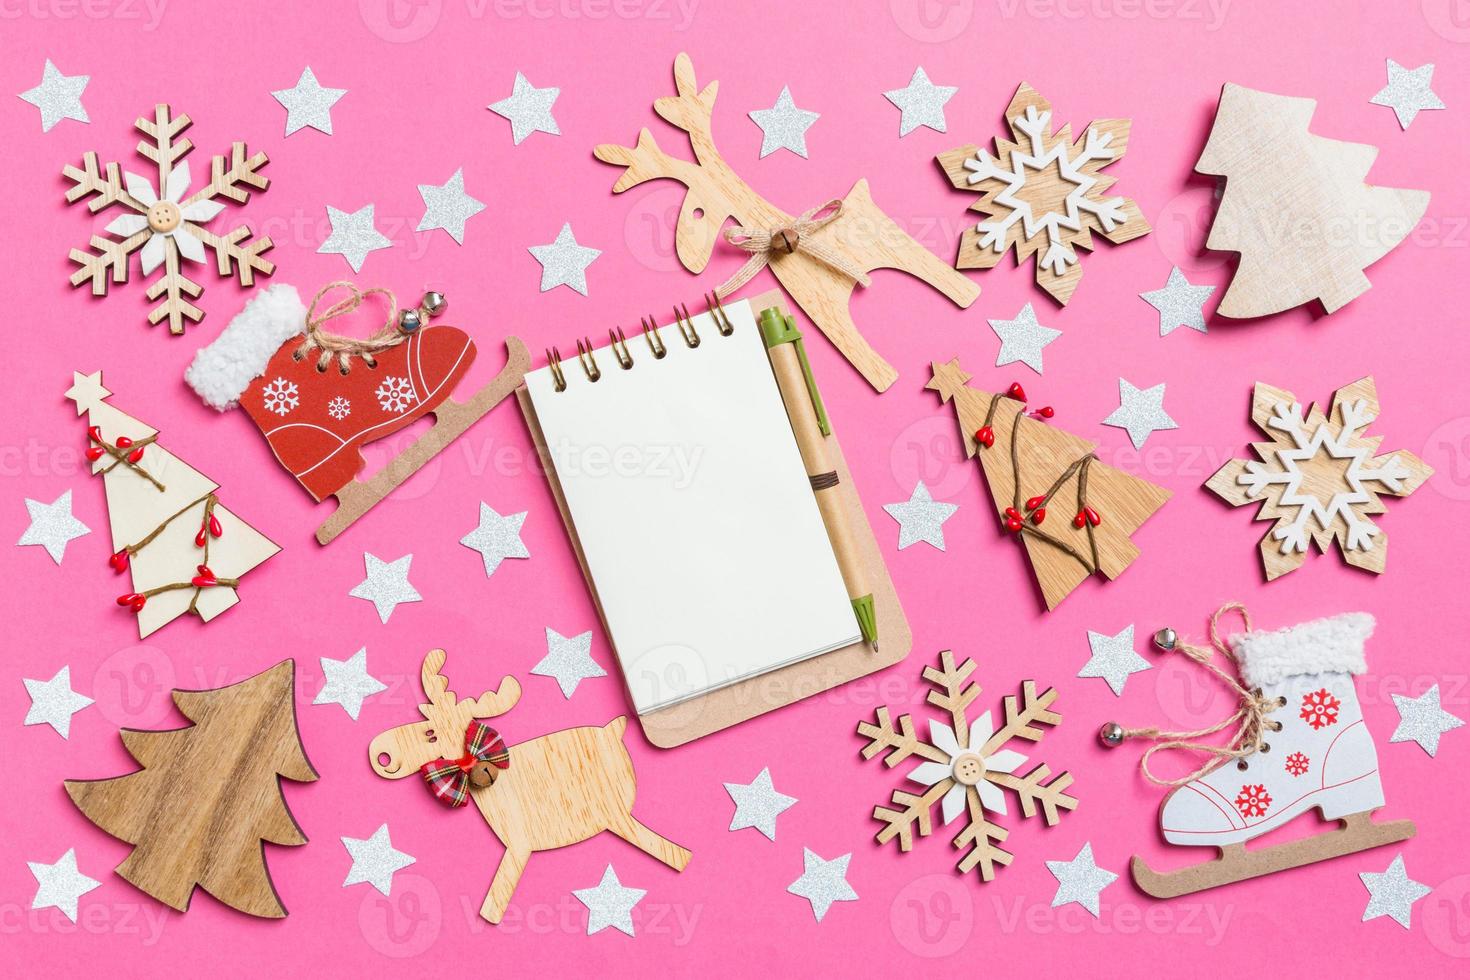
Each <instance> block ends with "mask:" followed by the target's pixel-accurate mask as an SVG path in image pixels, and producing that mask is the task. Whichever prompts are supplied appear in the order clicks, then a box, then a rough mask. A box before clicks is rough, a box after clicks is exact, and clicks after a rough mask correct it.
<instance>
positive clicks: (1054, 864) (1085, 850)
mask: <svg viewBox="0 0 1470 980" xmlns="http://www.w3.org/2000/svg"><path fill="white" fill-rule="evenodd" d="M1046 867H1047V870H1049V871H1050V872H1051V873H1052V875H1053V876H1054V877H1055V878H1056V879H1057V893H1056V894H1055V895H1054V896H1052V900H1051V907H1052V908H1059V907H1061V906H1063V905H1066V904H1067V903H1068V902H1076V903H1077V904H1078V905H1080V906H1082V907H1083V908H1085V909H1086V910H1087V911H1089V912H1091V913H1092V914H1093V915H1094V916H1097V915H1098V914H1099V909H1098V902H1099V899H1100V896H1101V893H1102V890H1103V889H1104V888H1106V887H1108V886H1109V885H1111V884H1112V883H1113V882H1115V881H1117V880H1118V876H1117V875H1115V874H1113V873H1112V872H1111V871H1105V870H1103V869H1102V868H1099V867H1098V866H1097V862H1096V861H1094V860H1093V858H1092V842H1091V841H1088V842H1087V843H1086V844H1083V845H1082V850H1080V851H1078V852H1077V856H1076V857H1074V858H1073V859H1072V860H1070V861H1048V862H1046Z"/></svg>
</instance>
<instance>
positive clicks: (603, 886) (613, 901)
mask: <svg viewBox="0 0 1470 980" xmlns="http://www.w3.org/2000/svg"><path fill="white" fill-rule="evenodd" d="M572 894H573V895H575V896H577V900H578V901H580V902H581V903H582V904H583V905H585V906H587V935H589V936H590V935H592V934H593V933H595V932H601V931H602V930H604V929H606V928H607V927H608V926H611V927H612V928H614V929H617V930H618V931H619V932H626V933H627V934H628V935H630V936H631V935H633V906H635V905H637V904H638V903H639V902H640V901H642V900H643V896H644V895H647V894H648V890H647V889H644V888H629V887H628V886H627V885H625V884H623V883H622V882H621V881H619V880H618V873H617V872H616V871H614V870H613V866H612V865H610V864H609V865H608V866H607V870H606V871H604V872H603V873H602V880H601V881H599V882H598V883H597V887H596V888H578V889H575V890H573V892H572Z"/></svg>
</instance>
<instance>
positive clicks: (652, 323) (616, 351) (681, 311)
mask: <svg viewBox="0 0 1470 980" xmlns="http://www.w3.org/2000/svg"><path fill="white" fill-rule="evenodd" d="M704 302H705V308H706V309H707V310H708V311H709V315H710V319H711V320H712V321H713V322H714V325H715V329H716V330H718V331H719V332H720V336H721V337H728V336H730V335H731V334H732V333H734V332H735V324H734V323H733V322H731V320H730V315H729V313H728V312H726V310H725V306H724V304H723V303H721V302H720V298H719V296H718V295H716V294H715V293H705V294H704ZM640 323H641V326H642V328H643V339H644V340H646V341H647V342H648V351H649V353H651V354H652V355H653V359H654V360H656V361H658V360H663V358H665V357H666V356H668V353H669V349H668V347H667V346H666V345H665V344H664V340H663V334H662V333H661V332H660V328H659V325H658V319H657V318H656V317H653V316H645V317H642V318H641V321H640ZM674 323H675V325H676V326H678V328H679V334H680V336H681V337H683V338H684V344H685V346H686V347H689V348H690V349H693V348H695V347H698V346H699V344H700V336H699V331H698V330H697V329H695V326H694V318H693V317H692V316H690V315H689V307H688V306H687V305H685V304H683V303H680V304H678V305H676V306H675V307H674ZM607 335H608V338H609V340H611V342H612V343H611V346H610V347H609V349H610V350H611V351H612V352H613V356H614V357H616V358H617V360H618V366H619V367H621V368H622V369H623V370H624V371H627V370H629V369H630V368H632V367H633V351H632V350H631V349H630V348H629V346H628V338H627V335H626V334H624V333H623V328H622V327H615V328H613V329H611V330H609V331H608V332H607ZM577 362H578V363H579V364H581V365H582V373H583V374H585V375H587V380H588V381H593V382H595V381H597V380H598V379H599V378H601V377H602V369H601V367H599V366H598V364H597V355H596V354H595V353H594V351H593V349H592V338H590V337H583V338H582V339H580V340H578V341H577ZM546 363H547V366H548V367H550V368H551V381H552V386H553V387H554V388H555V389H556V390H557V391H566V390H567V378H566V373H565V372H564V371H563V369H562V356H561V351H560V350H558V349H557V348H555V347H551V348H548V349H547V351H546Z"/></svg>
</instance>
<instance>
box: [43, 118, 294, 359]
mask: <svg viewBox="0 0 1470 980" xmlns="http://www.w3.org/2000/svg"><path fill="white" fill-rule="evenodd" d="M190 124H191V120H190V119H189V117H188V116H174V115H173V113H172V110H171V109H170V108H169V107H168V106H166V105H157V106H155V107H154V109H153V118H152V119H149V118H147V117H146V116H144V117H139V119H138V120H137V122H135V123H134V124H133V125H134V126H135V127H136V128H137V129H138V131H139V132H141V133H142V134H143V136H144V137H145V138H144V139H143V140H142V141H140V142H139V143H138V154H139V155H140V156H143V157H146V158H147V159H148V160H150V161H152V162H153V163H154V164H156V165H157V169H156V175H157V179H156V180H149V179H148V178H147V177H143V176H140V175H138V174H135V173H128V172H126V171H122V172H119V169H118V165H117V164H116V163H109V164H106V165H105V166H102V165H99V164H98V162H97V154H96V153H94V152H92V151H90V150H89V151H87V152H86V153H84V154H83V155H82V165H81V167H73V166H67V167H65V168H64V169H63V170H62V174H63V175H65V177H66V178H67V179H68V180H70V181H71V182H72V184H73V185H74V186H73V187H72V188H71V189H70V190H68V191H67V192H66V202H67V203H68V204H75V203H76V202H77V201H81V200H84V199H87V198H90V200H88V201H87V207H88V208H89V209H91V211H92V212H93V213H94V214H95V213H96V212H98V211H101V210H103V209H105V208H108V207H112V206H113V205H118V206H120V207H121V208H124V209H126V210H127V211H128V212H129V213H125V214H122V215H120V216H118V217H117V218H114V219H113V220H112V221H111V222H110V223H109V224H108V225H107V226H106V228H105V231H106V233H107V234H106V235H101V234H98V235H93V236H92V240H91V241H90V242H89V243H88V248H87V249H80V248H74V249H72V250H71V260H72V261H73V262H75V263H76V264H77V266H78V268H77V270H76V271H75V272H73V273H72V275H71V284H72V285H73V286H80V285H81V284H82V283H84V282H90V283H91V284H92V295H94V296H103V295H106V293H107V284H108V283H109V282H126V281H127V278H128V265H129V264H130V262H131V260H132V255H133V253H134V252H137V253H138V261H139V263H140V264H141V267H142V270H143V275H144V276H149V275H152V274H153V271H154V270H155V269H157V268H158V267H159V266H160V265H161V266H163V275H161V276H159V277H158V278H157V279H156V280H154V282H153V283H152V284H151V285H150V286H149V287H148V298H149V299H150V300H160V302H159V303H158V305H157V306H155V307H154V308H153V309H152V311H151V312H149V314H148V322H149V323H158V322H159V321H161V320H164V319H167V320H168V330H169V333H172V334H181V333H183V332H184V321H185V320H189V321H191V322H194V323H198V322H199V321H200V320H202V319H203V318H204V311H203V310H201V309H199V307H197V306H195V305H194V303H193V302H192V301H193V300H195V299H198V298H199V294H200V293H202V292H203V291H204V290H203V287H202V286H200V285H199V284H198V283H196V282H194V281H193V280H192V279H190V278H189V277H188V276H186V275H184V273H183V271H182V269H181V267H180V262H181V261H182V260H185V259H187V260H188V261H190V262H199V263H203V262H204V261H205V260H206V258H207V253H208V252H213V253H214V264H215V265H216V266H217V267H218V269H219V273H220V275H222V276H228V275H230V274H231V273H233V274H234V275H235V276H236V277H237V278H238V279H239V280H240V285H242V286H250V285H253V284H254V282H255V274H256V273H257V272H258V273H260V274H261V275H263V276H268V275H270V274H271V273H272V272H274V271H275V265H274V264H273V263H271V262H270V261H268V260H267V259H265V258H263V255H264V253H266V252H267V251H269V250H270V248H271V240H270V239H269V238H265V237H261V238H255V239H252V238H251V237H250V235H251V231H250V228H249V226H247V225H240V226H239V227H237V228H234V229H232V230H230V231H228V232H222V233H219V234H216V233H215V232H213V231H210V230H209V229H208V228H206V227H204V226H205V225H207V224H209V222H211V221H213V220H214V218H215V217H217V216H218V215H219V213H220V212H221V211H223V210H224V209H225V205H224V202H225V201H233V202H234V203H236V204H245V203H246V202H248V201H249V200H250V191H251V190H252V189H254V190H258V191H263V190H265V189H266V188H267V187H269V186H270V180H269V179H268V178H266V177H265V176H263V175H262V174H261V173H260V169H261V168H262V167H264V166H265V165H266V163H268V162H269V161H268V160H267V158H266V155H265V154H264V153H255V154H252V155H249V156H247V155H246V152H245V144H244V143H235V144H234V145H233V146H232V147H231V148H230V155H229V156H217V157H215V158H214V159H213V160H212V161H211V162H210V168H209V182H208V183H206V184H205V185H204V186H202V187H200V188H199V189H198V190H196V191H194V192H193V193H190V191H189V185H190V182H191V181H190V174H189V164H188V161H186V160H185V159H184V157H185V156H186V155H187V154H188V153H189V151H190V150H192V149H193V148H194V144H193V143H192V142H190V141H189V138H188V137H186V136H182V135H181V134H182V133H183V132H184V130H186V129H188V128H189V126H190ZM108 235H110V236H112V237H110V238H109V237H107V236H108Z"/></svg>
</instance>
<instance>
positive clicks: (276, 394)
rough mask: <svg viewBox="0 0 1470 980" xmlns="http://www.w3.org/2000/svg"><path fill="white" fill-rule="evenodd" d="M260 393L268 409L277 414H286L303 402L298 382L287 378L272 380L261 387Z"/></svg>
mask: <svg viewBox="0 0 1470 980" xmlns="http://www.w3.org/2000/svg"><path fill="white" fill-rule="evenodd" d="M260 395H261V400H262V401H263V402H264V404H265V409H266V411H268V412H275V413H276V414H277V415H285V414H287V413H288V412H290V411H291V410H292V409H293V408H295V407H296V406H297V405H299V404H301V399H300V397H299V396H298V389H297V387H296V382H294V381H287V380H286V379H285V378H276V379H274V380H272V381H271V383H270V384H268V385H266V386H265V387H264V388H263V389H261V392H260Z"/></svg>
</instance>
